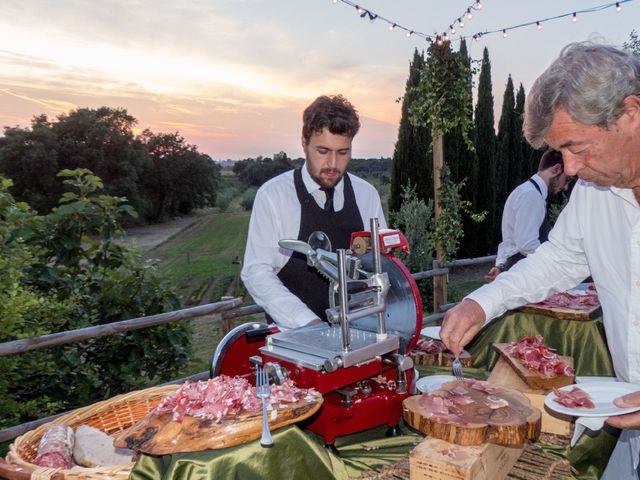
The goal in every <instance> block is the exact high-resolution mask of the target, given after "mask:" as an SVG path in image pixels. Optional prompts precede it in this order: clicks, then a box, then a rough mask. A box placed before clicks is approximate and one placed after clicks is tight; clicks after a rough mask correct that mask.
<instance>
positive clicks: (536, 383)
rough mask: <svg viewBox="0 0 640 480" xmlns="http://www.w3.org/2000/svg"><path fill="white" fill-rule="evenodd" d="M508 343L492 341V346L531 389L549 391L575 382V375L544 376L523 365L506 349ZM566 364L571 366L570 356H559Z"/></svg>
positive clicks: (571, 359)
mask: <svg viewBox="0 0 640 480" xmlns="http://www.w3.org/2000/svg"><path fill="white" fill-rule="evenodd" d="M508 346H509V344H508V343H494V344H493V348H494V349H495V350H496V351H497V352H498V353H500V355H501V356H502V358H504V359H505V360H506V361H507V362H508V363H509V364H510V365H511V367H512V368H513V370H514V371H515V372H516V373H517V374H518V376H519V377H520V378H522V380H523V381H524V382H525V383H526V384H527V385H528V386H529V387H531V389H533V390H542V391H544V392H550V391H551V390H553V389H554V388H560V387H564V386H565V385H572V384H574V383H576V381H575V380H576V376H575V375H556V376H554V377H545V376H544V375H542V374H541V373H540V372H537V371H535V370H531V369H530V368H527V367H525V366H524V365H523V364H522V362H521V361H520V360H518V359H517V358H515V357H514V356H513V355H511V354H510V353H509V352H508V351H507V347H508ZM560 359H562V360H563V361H564V362H565V363H566V364H567V365H569V366H570V367H573V358H572V357H563V356H560Z"/></svg>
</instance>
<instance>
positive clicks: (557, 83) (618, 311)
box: [440, 42, 640, 479]
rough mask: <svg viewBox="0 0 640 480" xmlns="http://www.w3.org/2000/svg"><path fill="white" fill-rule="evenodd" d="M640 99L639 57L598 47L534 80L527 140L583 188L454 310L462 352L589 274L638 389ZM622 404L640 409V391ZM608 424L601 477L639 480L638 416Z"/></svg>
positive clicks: (616, 356) (453, 326) (622, 375)
mask: <svg viewBox="0 0 640 480" xmlns="http://www.w3.org/2000/svg"><path fill="white" fill-rule="evenodd" d="M639 95H640V58H639V57H636V56H634V55H633V54H631V53H630V52H626V51H623V50H619V49H617V48H614V47H611V46H607V45H601V44H594V43H591V42H584V43H574V44H571V45H568V46H567V47H565V48H564V49H563V51H562V52H561V54H560V57H559V58H558V59H557V60H555V61H554V62H553V63H552V64H551V66H550V67H549V68H548V69H547V70H546V71H545V72H544V73H543V74H542V75H541V76H540V77H539V78H538V79H537V80H536V82H535V83H534V85H533V87H532V89H531V91H530V92H529V95H528V97H527V103H526V108H525V120H524V132H525V136H526V138H527V140H528V141H529V143H530V144H531V145H533V147H535V148H540V147H541V146H543V145H544V144H546V145H548V146H549V147H551V148H554V149H556V150H560V151H561V152H562V156H563V158H564V169H565V172H566V173H567V174H568V175H577V176H578V177H579V178H580V181H579V182H578V183H577V185H576V186H575V188H574V189H573V192H572V193H571V199H570V200H569V203H568V205H567V206H566V207H565V208H564V209H563V211H562V213H561V214H560V216H559V217H558V220H557V222H556V224H555V226H554V228H553V230H552V231H551V233H550V235H549V241H548V242H545V243H544V244H542V245H541V246H540V247H539V248H538V249H537V250H536V251H535V252H534V253H533V254H531V255H529V256H528V257H527V258H526V259H524V260H522V261H521V262H519V263H518V264H517V265H516V266H514V267H513V268H512V269H511V270H510V271H508V272H505V273H503V274H501V275H499V276H498V277H497V278H496V280H495V281H493V282H492V283H490V284H488V285H485V286H483V287H481V288H480V289H479V290H476V291H475V292H473V293H472V294H471V295H469V296H468V297H467V298H465V299H464V300H463V301H462V302H461V303H460V304H459V305H457V306H456V307H454V308H453V309H451V310H449V312H447V315H446V316H445V320H444V324H443V327H442V330H441V332H440V336H441V338H442V340H443V342H444V343H445V345H447V347H448V348H450V349H451V350H452V351H453V352H454V353H456V354H458V353H459V352H460V351H461V349H462V348H463V347H464V346H465V345H466V344H467V343H468V342H469V341H470V340H471V339H472V338H473V337H474V336H475V335H476V333H477V332H478V331H479V330H480V328H482V326H483V325H484V324H485V323H486V322H487V321H490V320H491V319H493V318H495V317H496V316H498V315H500V314H501V313H503V312H505V311H506V310H508V309H512V308H516V307H519V306H521V305H523V304H524V303H527V302H537V301H540V300H543V299H545V298H546V297H548V296H549V295H550V294H553V293H555V292H558V291H563V290H566V289H568V288H571V287H573V286H574V285H576V284H577V283H578V282H580V281H581V280H582V279H583V278H585V277H586V276H588V275H589V274H591V276H592V277H593V281H594V283H595V286H596V288H597V290H598V295H599V299H600V303H601V304H602V310H603V317H602V320H603V323H604V328H605V331H606V336H607V343H608V346H609V352H610V354H611V358H612V360H613V366H614V368H615V372H616V376H617V377H618V378H619V379H620V380H621V381H624V382H631V383H635V384H640V316H639V315H640V314H639V312H640V206H639V201H640V96H639ZM639 390H640V388H639ZM614 403H615V404H616V405H617V406H619V407H634V406H640V391H638V392H635V393H631V394H628V395H625V396H623V397H620V398H618V399H616V400H615V401H614ZM607 422H608V423H609V424H610V425H612V426H614V427H618V428H622V429H623V431H622V434H621V435H620V438H619V440H618V443H617V445H616V448H615V450H614V452H613V454H612V456H611V458H610V460H609V464H608V466H607V469H606V470H605V472H604V475H603V476H602V478H604V479H622V478H624V479H633V478H638V467H639V463H640V412H636V413H629V414H626V415H620V416H615V417H610V418H609V419H607Z"/></svg>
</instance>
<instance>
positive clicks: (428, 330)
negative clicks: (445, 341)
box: [420, 326, 442, 340]
mask: <svg viewBox="0 0 640 480" xmlns="http://www.w3.org/2000/svg"><path fill="white" fill-rule="evenodd" d="M441 328H442V327H440V326H437V327H424V328H423V329H422V330H420V333H421V334H422V335H424V336H425V337H429V338H435V339H436V340H440V329H441Z"/></svg>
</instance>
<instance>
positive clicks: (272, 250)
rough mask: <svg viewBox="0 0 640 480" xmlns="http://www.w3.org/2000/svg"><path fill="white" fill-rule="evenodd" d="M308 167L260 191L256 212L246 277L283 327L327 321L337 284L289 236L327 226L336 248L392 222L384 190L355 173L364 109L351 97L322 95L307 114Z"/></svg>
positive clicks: (244, 271)
mask: <svg viewBox="0 0 640 480" xmlns="http://www.w3.org/2000/svg"><path fill="white" fill-rule="evenodd" d="M302 123H303V125H302V139H301V141H302V149H303V150H304V154H305V162H304V164H303V165H302V167H301V168H299V169H296V170H291V171H288V172H285V173H283V174H281V175H278V176H277V177H275V178H273V179H271V180H269V181H268V182H266V183H265V184H264V185H262V187H260V189H259V190H258V192H257V194H256V197H255V200H254V203H253V209H252V212H251V220H250V223H249V234H248V238H247V247H246V250H245V255H244V266H243V268H242V272H241V278H242V281H243V282H244V285H245V286H246V288H247V290H248V291H249V293H250V294H251V296H252V297H253V299H254V300H255V302H256V303H257V304H258V305H260V306H262V307H263V308H264V309H265V311H266V312H267V314H268V316H269V317H270V318H271V319H272V320H273V321H275V323H276V324H277V325H278V326H279V327H282V328H297V327H302V326H305V325H309V324H312V323H317V322H320V321H321V320H326V316H325V310H326V309H327V308H328V307H329V283H328V281H327V280H326V279H325V278H324V277H322V276H321V275H320V274H319V273H318V272H317V271H316V270H315V269H314V268H311V267H309V266H308V265H307V260H306V257H305V256H304V255H301V254H299V253H297V252H295V253H294V252H291V251H290V250H285V249H283V248H280V247H279V246H278V241H279V240H282V239H298V240H301V241H304V242H308V241H309V238H310V236H311V235H312V234H313V233H314V232H317V231H321V232H324V233H325V234H326V235H327V236H328V237H329V240H330V241H331V246H332V249H333V250H335V249H339V248H348V247H349V240H350V237H351V233H352V232H356V231H362V230H368V229H369V220H370V218H378V220H379V225H380V228H386V222H385V219H384V213H383V210H382V205H381V203H380V196H379V195H378V192H377V191H376V189H375V188H374V187H373V186H372V185H371V184H369V183H368V182H366V181H364V180H362V179H361V178H359V177H356V176H355V175H352V174H349V173H347V167H348V166H349V162H350V160H351V145H352V141H353V138H354V137H355V136H356V134H357V133H358V130H359V129H360V120H359V118H358V114H357V112H356V110H355V108H354V107H353V105H351V103H349V102H348V101H347V100H346V99H345V98H344V97H343V96H341V95H335V96H320V97H318V98H317V99H316V100H315V101H314V102H313V103H312V104H311V105H309V106H308V107H307V108H306V109H305V111H304V113H303V116H302Z"/></svg>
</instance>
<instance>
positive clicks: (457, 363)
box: [451, 357, 464, 380]
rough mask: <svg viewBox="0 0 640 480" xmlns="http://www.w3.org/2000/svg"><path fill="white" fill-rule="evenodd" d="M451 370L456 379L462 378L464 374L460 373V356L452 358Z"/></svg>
mask: <svg viewBox="0 0 640 480" xmlns="http://www.w3.org/2000/svg"><path fill="white" fill-rule="evenodd" d="M451 371H452V372H453V375H454V377H456V379H457V380H464V375H462V363H460V358H458V357H456V358H454V359H453V363H452V364H451Z"/></svg>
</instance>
